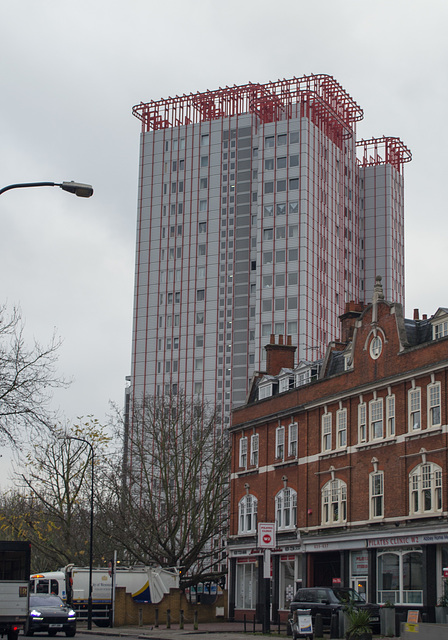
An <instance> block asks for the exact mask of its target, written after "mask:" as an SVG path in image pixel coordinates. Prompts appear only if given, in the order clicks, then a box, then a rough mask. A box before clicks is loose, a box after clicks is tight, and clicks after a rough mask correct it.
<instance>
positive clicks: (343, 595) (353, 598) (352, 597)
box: [333, 589, 365, 604]
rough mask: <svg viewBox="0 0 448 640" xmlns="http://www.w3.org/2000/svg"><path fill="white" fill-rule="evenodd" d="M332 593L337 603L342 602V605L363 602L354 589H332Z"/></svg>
mask: <svg viewBox="0 0 448 640" xmlns="http://www.w3.org/2000/svg"><path fill="white" fill-rule="evenodd" d="M333 593H334V595H335V596H336V598H337V599H338V600H339V602H342V603H343V604H349V603H350V602H365V601H364V600H363V599H362V598H361V596H360V595H359V593H357V592H356V591H355V590H354V589H333Z"/></svg>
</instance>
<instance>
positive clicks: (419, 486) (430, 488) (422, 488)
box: [409, 462, 442, 515]
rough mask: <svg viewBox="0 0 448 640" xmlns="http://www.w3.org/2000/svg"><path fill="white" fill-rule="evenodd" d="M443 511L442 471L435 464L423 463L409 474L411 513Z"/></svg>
mask: <svg viewBox="0 0 448 640" xmlns="http://www.w3.org/2000/svg"><path fill="white" fill-rule="evenodd" d="M440 511H442V469H441V468H440V467H439V466H438V465H437V464H434V463H433V462H422V463H421V464H419V465H418V466H416V467H414V469H412V471H411V473H410V474H409V513H410V514H411V515H412V514H419V513H438V512H440Z"/></svg>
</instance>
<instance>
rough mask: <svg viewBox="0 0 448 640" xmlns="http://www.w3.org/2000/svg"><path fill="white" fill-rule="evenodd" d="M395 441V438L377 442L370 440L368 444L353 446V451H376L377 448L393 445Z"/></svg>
mask: <svg viewBox="0 0 448 640" xmlns="http://www.w3.org/2000/svg"><path fill="white" fill-rule="evenodd" d="M396 441H397V437H396V436H389V437H388V438H381V439H380V438H379V439H378V440H370V441H369V442H359V443H358V444H355V447H354V448H355V450H356V451H360V450H363V449H364V450H367V449H377V448H378V447H384V445H387V444H395V443H396Z"/></svg>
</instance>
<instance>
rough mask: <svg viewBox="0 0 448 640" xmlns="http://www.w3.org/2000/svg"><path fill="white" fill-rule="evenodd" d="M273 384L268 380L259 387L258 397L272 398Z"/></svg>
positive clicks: (261, 398) (260, 398)
mask: <svg viewBox="0 0 448 640" xmlns="http://www.w3.org/2000/svg"><path fill="white" fill-rule="evenodd" d="M272 391H273V385H272V382H268V383H266V384H263V385H261V384H260V386H259V387H258V399H259V400H263V399H264V398H270V397H271V396H272Z"/></svg>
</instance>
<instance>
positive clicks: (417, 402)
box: [408, 387, 422, 433]
mask: <svg viewBox="0 0 448 640" xmlns="http://www.w3.org/2000/svg"><path fill="white" fill-rule="evenodd" d="M417 416H419V417H418V419H417ZM408 428H409V432H410V433H414V432H415V431H421V429H422V390H421V388H420V387H414V388H412V389H409V391H408Z"/></svg>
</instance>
